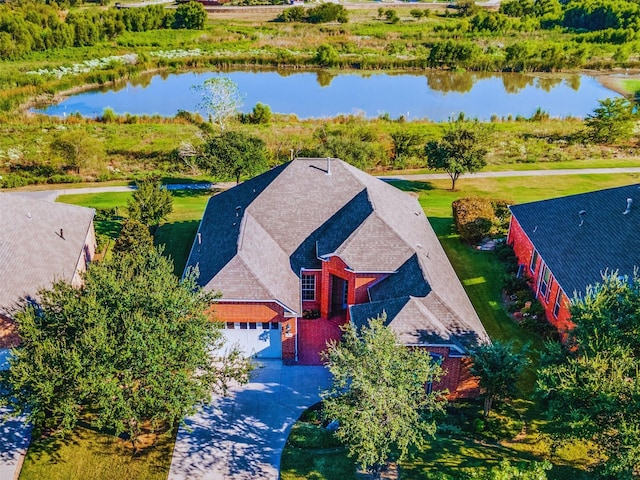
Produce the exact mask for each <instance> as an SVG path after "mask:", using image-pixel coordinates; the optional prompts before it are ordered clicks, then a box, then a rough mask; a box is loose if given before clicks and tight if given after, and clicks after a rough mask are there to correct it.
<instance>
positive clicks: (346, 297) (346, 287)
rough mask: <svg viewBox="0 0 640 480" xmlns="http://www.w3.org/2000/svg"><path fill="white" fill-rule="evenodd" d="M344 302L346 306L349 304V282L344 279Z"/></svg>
mask: <svg viewBox="0 0 640 480" xmlns="http://www.w3.org/2000/svg"><path fill="white" fill-rule="evenodd" d="M342 304H343V305H344V306H345V307H346V306H347V305H349V282H348V281H346V280H345V281H344V290H343V292H342Z"/></svg>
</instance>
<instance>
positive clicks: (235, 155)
mask: <svg viewBox="0 0 640 480" xmlns="http://www.w3.org/2000/svg"><path fill="white" fill-rule="evenodd" d="M198 162H199V164H200V166H201V167H202V168H205V169H207V170H209V171H210V172H211V173H212V174H213V175H215V176H218V177H220V178H222V179H233V180H235V181H236V183H240V177H242V176H249V177H252V176H254V175H258V174H259V173H262V172H264V171H265V170H266V169H267V166H268V165H267V150H266V146H265V143H264V141H262V139H260V138H258V137H254V136H252V135H249V134H246V133H242V132H236V131H225V132H222V134H220V135H218V136H216V137H212V138H211V139H209V141H208V142H207V143H206V144H204V146H203V148H202V153H201V155H200V158H199V160H198Z"/></svg>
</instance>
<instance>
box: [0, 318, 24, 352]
mask: <svg viewBox="0 0 640 480" xmlns="http://www.w3.org/2000/svg"><path fill="white" fill-rule="evenodd" d="M19 343H20V337H19V336H18V333H17V332H16V325H15V323H14V322H13V321H12V320H9V319H8V318H4V317H2V316H0V348H13V347H16V346H18V344H19Z"/></svg>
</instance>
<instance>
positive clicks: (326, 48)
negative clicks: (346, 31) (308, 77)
mask: <svg viewBox="0 0 640 480" xmlns="http://www.w3.org/2000/svg"><path fill="white" fill-rule="evenodd" d="M338 60H340V55H339V54H338V51H337V50H336V49H335V48H333V46H331V45H328V44H326V43H323V44H322V45H320V46H319V47H318V49H317V50H316V56H315V62H316V63H317V64H318V65H320V66H321V67H331V66H332V65H335V64H336V63H338Z"/></svg>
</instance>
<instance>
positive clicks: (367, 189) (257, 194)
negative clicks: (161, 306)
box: [187, 159, 488, 345]
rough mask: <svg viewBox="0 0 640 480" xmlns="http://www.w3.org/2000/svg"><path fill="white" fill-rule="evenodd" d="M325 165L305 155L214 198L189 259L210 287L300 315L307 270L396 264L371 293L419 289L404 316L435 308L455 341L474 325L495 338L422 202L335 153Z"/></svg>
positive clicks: (386, 295)
mask: <svg viewBox="0 0 640 480" xmlns="http://www.w3.org/2000/svg"><path fill="white" fill-rule="evenodd" d="M327 167H328V161H327V159H297V160H294V161H291V162H289V163H287V164H285V165H282V166H280V167H277V168H276V169H274V170H271V171H270V172H267V173H265V174H263V175H260V176H258V177H256V178H254V179H252V180H249V181H247V182H245V183H243V184H241V185H239V186H237V187H235V188H233V189H231V190H229V191H227V192H224V193H221V194H219V195H216V196H214V197H212V198H211V199H210V200H209V203H208V205H207V209H206V211H205V213H204V216H203V218H202V221H201V223H200V227H199V229H198V232H199V234H200V235H199V236H198V235H197V236H196V239H195V241H194V244H193V247H192V250H191V254H190V256H189V260H188V261H187V268H192V267H198V269H199V271H200V280H199V281H200V284H201V285H202V286H203V288H205V289H206V290H215V291H220V292H221V293H222V298H223V299H230V300H254V301H255V300H263V301H265V300H267V301H268V300H276V301H278V302H280V303H281V304H283V305H284V306H285V307H286V308H287V309H288V310H289V311H290V312H291V314H292V315H294V314H299V313H300V312H301V298H300V283H299V276H300V269H301V268H319V267H320V266H321V261H320V259H321V258H322V259H327V258H329V257H330V256H332V255H337V256H339V257H340V258H341V259H342V260H343V261H344V262H345V263H346V264H347V265H348V266H349V268H350V269H352V270H354V271H356V272H397V273H391V274H390V275H389V276H388V277H387V278H386V279H384V280H382V281H380V282H378V284H377V285H376V286H375V288H373V289H371V291H370V293H371V295H372V300H373V301H379V302H382V303H384V302H386V301H389V300H393V299H398V298H403V297H407V296H413V297H416V299H414V300H412V301H411V302H409V303H410V305H411V306H413V307H416V305H418V304H419V305H420V307H419V308H418V307H416V308H413V309H412V310H411V311H409V310H406V309H405V310H404V313H402V317H403V318H404V316H407V318H408V317H409V316H413V317H414V318H415V322H418V323H421V322H422V323H425V322H426V323H425V325H426V324H429V325H430V324H432V323H433V319H432V317H433V311H431V313H429V312H430V310H429V309H430V308H436V307H437V308H438V312H439V313H438V315H440V314H442V315H443V318H444V321H445V324H446V325H445V328H446V329H448V330H447V331H449V333H448V334H447V335H446V338H447V339H448V340H449V339H450V337H451V335H454V334H455V335H457V333H456V332H467V333H468V332H475V333H474V334H473V335H474V336H475V340H473V341H468V342H466V344H467V345H470V344H474V343H478V342H485V341H487V340H488V336H487V334H486V332H485V330H484V327H483V326H482V323H481V322H480V320H479V319H478V316H477V314H476V312H475V310H474V309H473V306H472V305H471V302H470V301H469V298H468V297H467V295H466V293H465V291H464V289H463V288H462V285H461V284H460V282H459V280H458V278H457V276H456V274H455V272H454V271H453V268H452V267H451V264H450V263H449V260H448V259H447V257H446V255H445V253H444V250H443V249H442V246H441V245H440V242H439V241H438V239H437V237H436V235H435V233H434V231H433V229H432V228H431V226H430V225H429V222H428V221H427V219H426V217H425V215H424V212H423V210H422V208H421V207H420V204H419V203H418V201H417V200H416V199H415V198H413V197H411V196H410V195H408V194H406V193H404V192H401V191H400V190H398V189H396V188H395V187H393V186H391V185H388V184H386V183H385V182H382V181H381V180H378V179H376V178H374V177H372V176H370V175H368V174H366V173H364V172H362V171H361V170H358V169H357V168H355V167H352V166H350V165H348V164H347V163H345V162H343V161H341V160H337V159H332V160H331V161H330V169H329V170H330V174H328V173H327V170H328V169H327ZM432 290H433V292H434V293H433V294H431V295H429V293H430V292H431V291H432ZM436 293H437V295H436ZM374 297H375V299H374ZM419 297H425V298H428V300H425V298H419ZM432 298H438V302H439V303H438V302H435V301H433V300H432ZM416 302H418V304H416ZM382 303H381V304H382ZM436 304H437V305H436ZM438 305H446V306H447V308H446V309H444V310H443V309H442V308H441V307H440V306H438ZM445 310H446V314H444V313H443V312H445ZM358 312H365V309H364V307H362V309H360V310H357V312H356V316H358ZM398 313H399V314H400V313H401V311H398ZM425 315H426V316H425ZM390 320H393V319H391V318H390ZM402 326H404V327H403V328H405V329H406V331H405V332H404V333H403V334H402V335H401V338H405V339H408V338H409V337H410V336H412V335H413V336H415V335H416V330H415V328H414V327H415V325H414V323H412V322H410V321H408V320H407V321H404V320H402V318H398V319H397V321H396V322H395V326H394V328H396V330H398V331H399V330H402V328H401V327H402ZM430 328H432V327H428V328H427V330H429V329H430ZM425 338H426V337H425ZM465 338H466V337H465ZM467 339H468V338H467ZM448 340H447V341H448Z"/></svg>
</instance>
